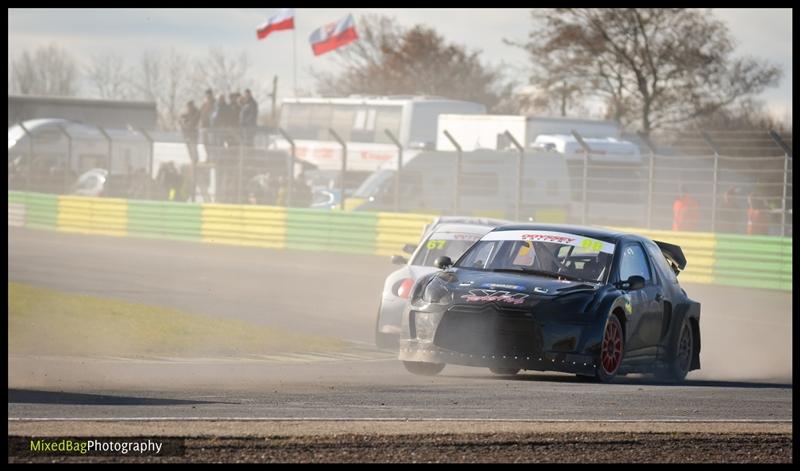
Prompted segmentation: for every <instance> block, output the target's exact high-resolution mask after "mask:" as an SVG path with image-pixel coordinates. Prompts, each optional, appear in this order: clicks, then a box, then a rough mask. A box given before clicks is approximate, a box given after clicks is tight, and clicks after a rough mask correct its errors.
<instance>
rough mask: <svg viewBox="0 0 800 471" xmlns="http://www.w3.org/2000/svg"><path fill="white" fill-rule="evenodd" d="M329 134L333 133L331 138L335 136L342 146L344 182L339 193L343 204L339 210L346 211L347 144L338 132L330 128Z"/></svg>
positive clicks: (342, 181) (340, 185)
mask: <svg viewBox="0 0 800 471" xmlns="http://www.w3.org/2000/svg"><path fill="white" fill-rule="evenodd" d="M328 132H329V133H331V136H333V138H334V139H336V141H337V142H338V143H339V145H341V146H342V176H341V179H342V180H341V182H340V183H339V191H340V192H341V197H340V198H341V201H342V202H341V203H340V205H339V208H341V210H342V211H344V203H345V200H346V199H347V198H346V197H345V194H344V190H345V184H344V176H345V173H346V172H347V143H346V142H344V140H342V138H341V137H339V135H338V134H336V131H334V130H333V129H331V128H328Z"/></svg>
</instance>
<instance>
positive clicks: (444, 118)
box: [436, 114, 621, 151]
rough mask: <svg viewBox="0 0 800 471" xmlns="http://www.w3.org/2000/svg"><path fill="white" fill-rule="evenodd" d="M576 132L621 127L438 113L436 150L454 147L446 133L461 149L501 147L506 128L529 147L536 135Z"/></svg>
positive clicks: (607, 133)
mask: <svg viewBox="0 0 800 471" xmlns="http://www.w3.org/2000/svg"><path fill="white" fill-rule="evenodd" d="M573 129H574V130H575V131H577V132H578V133H579V134H580V135H581V136H582V137H584V138H607V137H619V135H620V132H621V127H620V125H619V123H617V122H615V121H602V120H594V119H574V118H551V117H537V116H516V115H491V114H442V115H440V116H439V126H438V133H437V135H436V150H443V151H448V150H455V146H453V144H452V143H451V142H450V140H449V139H448V138H447V137H446V136H445V134H444V131H445V130H446V131H447V132H449V133H450V135H451V136H453V138H454V139H455V140H456V142H458V144H459V145H460V146H461V149H462V150H464V151H471V150H475V149H494V150H505V149H508V148H510V147H511V142H510V141H509V140H508V139H507V138H506V137H505V132H506V131H509V132H510V133H511V135H512V136H514V139H516V140H517V142H519V143H520V144H522V145H523V146H525V147H530V146H531V145H532V144H533V143H534V141H536V139H537V138H538V137H539V136H540V135H554V134H570V133H571V132H572V130H573Z"/></svg>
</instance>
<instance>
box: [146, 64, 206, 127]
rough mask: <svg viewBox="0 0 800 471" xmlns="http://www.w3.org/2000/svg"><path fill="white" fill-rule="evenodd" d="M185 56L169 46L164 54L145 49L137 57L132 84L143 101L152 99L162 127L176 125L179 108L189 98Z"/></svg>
mask: <svg viewBox="0 0 800 471" xmlns="http://www.w3.org/2000/svg"><path fill="white" fill-rule="evenodd" d="M188 67H189V58H188V57H187V56H186V55H184V54H182V53H180V52H178V51H176V50H174V49H172V50H170V51H169V52H167V53H166V54H164V53H162V52H160V51H156V50H146V51H144V52H143V53H142V55H141V57H140V59H139V67H138V68H137V70H138V73H137V74H135V75H134V76H133V88H134V89H135V90H136V92H137V93H138V96H139V97H141V98H142V99H143V100H146V101H154V102H156V106H157V108H158V114H159V116H158V119H159V125H160V127H161V128H162V129H177V128H178V127H179V126H178V120H179V118H180V115H181V112H182V108H183V107H184V105H185V104H186V102H187V101H188V100H190V99H191V98H192V90H191V88H190V84H189V75H190V74H189V71H188Z"/></svg>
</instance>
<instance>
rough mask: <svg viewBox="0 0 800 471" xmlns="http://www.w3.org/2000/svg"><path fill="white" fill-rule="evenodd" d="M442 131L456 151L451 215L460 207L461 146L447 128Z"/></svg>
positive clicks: (459, 209) (457, 211) (456, 212)
mask: <svg viewBox="0 0 800 471" xmlns="http://www.w3.org/2000/svg"><path fill="white" fill-rule="evenodd" d="M443 132H444V136H445V137H446V138H447V140H449V141H450V143H451V144H453V147H455V148H456V152H457V154H456V180H455V182H454V183H455V185H454V188H455V189H454V191H453V215H457V214H458V213H459V211H461V208H460V206H461V205H460V204H459V203H460V202H459V196H460V194H461V158H462V154H463V152H462V150H461V146H460V145H458V142H456V140H455V138H453V136H452V135H450V133H449V132H447V129H445V130H444V131H443Z"/></svg>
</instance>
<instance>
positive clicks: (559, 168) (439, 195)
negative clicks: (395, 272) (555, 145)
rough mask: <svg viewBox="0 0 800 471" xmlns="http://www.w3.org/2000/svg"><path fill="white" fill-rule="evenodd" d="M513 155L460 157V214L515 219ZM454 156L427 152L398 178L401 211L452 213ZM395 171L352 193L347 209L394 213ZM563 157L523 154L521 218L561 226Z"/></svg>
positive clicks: (565, 198)
mask: <svg viewBox="0 0 800 471" xmlns="http://www.w3.org/2000/svg"><path fill="white" fill-rule="evenodd" d="M518 155H519V154H518V153H517V152H509V151H495V150H476V151H473V152H464V153H463V158H462V162H461V173H460V194H459V200H458V214H464V215H472V216H482V217H497V218H505V219H511V218H513V217H514V216H515V202H516V199H517V198H516V197H517V194H516V191H517V190H516V185H517V174H518V172H517V158H518ZM456 162H457V153H456V152H439V151H425V152H422V153H420V154H418V155H417V156H416V158H414V160H412V161H411V162H409V163H408V165H406V166H404V167H403V169H402V172H401V174H400V193H399V210H400V211H402V212H411V213H432V214H454V211H455V203H454V192H455V184H456V178H455V176H456V165H457V163H456ZM395 175H396V171H395V170H393V169H384V170H378V171H376V172H375V173H373V174H372V175H370V176H369V177H368V178H367V179H366V180H365V181H364V182H363V183H362V184H361V186H360V187H359V188H358V189H357V190H356V191H355V192H354V193H353V196H352V199H351V200H349V201H348V204H347V209H354V210H357V211H390V210H393V209H394V185H395V180H396V178H395ZM569 184H570V181H569V175H568V172H567V165H566V162H565V159H564V157H563V156H561V155H558V154H554V153H533V152H531V153H526V155H525V158H524V161H523V169H522V201H521V210H520V216H521V218H522V219H523V220H527V219H528V218H529V217H532V218H533V219H534V220H536V221H547V222H564V221H566V218H567V216H568V214H569V206H570V187H569Z"/></svg>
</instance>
